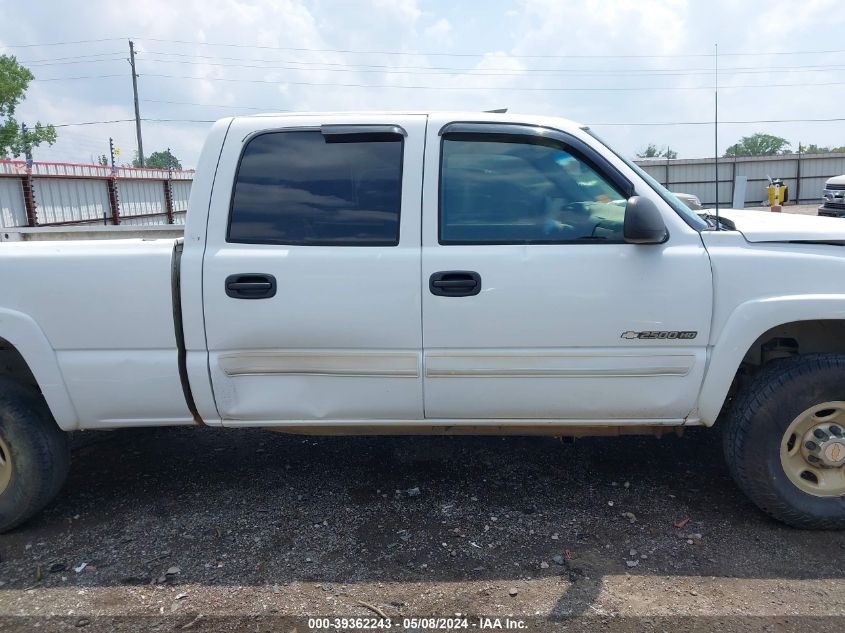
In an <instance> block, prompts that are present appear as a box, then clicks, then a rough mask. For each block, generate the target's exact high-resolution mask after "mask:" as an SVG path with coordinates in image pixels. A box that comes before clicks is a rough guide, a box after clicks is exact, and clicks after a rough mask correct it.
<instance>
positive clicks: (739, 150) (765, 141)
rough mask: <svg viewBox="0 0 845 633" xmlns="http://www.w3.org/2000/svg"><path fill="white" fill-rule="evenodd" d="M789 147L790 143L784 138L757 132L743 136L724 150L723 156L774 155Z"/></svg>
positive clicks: (787, 149) (782, 152) (785, 151)
mask: <svg viewBox="0 0 845 633" xmlns="http://www.w3.org/2000/svg"><path fill="white" fill-rule="evenodd" d="M789 148H790V143H789V141H787V140H786V139H785V138H781V137H780V136H774V135H772V134H763V133H762V132H757V133H756V134H752V135H751V136H743V137H742V139H740V140H739V142H737V143H734V144H733V145H731V146H730V147H729V148H728V149H727V151H725V156H774V155H775V154H785V153H787V152H788V151H789Z"/></svg>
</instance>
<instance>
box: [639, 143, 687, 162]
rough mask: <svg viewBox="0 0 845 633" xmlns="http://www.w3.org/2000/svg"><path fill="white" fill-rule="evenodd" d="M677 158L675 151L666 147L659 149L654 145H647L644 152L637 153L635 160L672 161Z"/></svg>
mask: <svg viewBox="0 0 845 633" xmlns="http://www.w3.org/2000/svg"><path fill="white" fill-rule="evenodd" d="M677 157H678V152H676V151H675V150H672V149H669V148H668V147H664V148H660V147H657V145H655V144H654V143H649V144H648V146H647V147H646V148H645V149H644V150H642V151H640V152H637V158H668V159H669V160H672V159H675V158H677Z"/></svg>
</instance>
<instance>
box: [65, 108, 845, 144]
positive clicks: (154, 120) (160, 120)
mask: <svg viewBox="0 0 845 633" xmlns="http://www.w3.org/2000/svg"><path fill="white" fill-rule="evenodd" d="M144 101H152V102H154V103H183V104H185V105H197V106H209V107H221V108H228V107H235V108H248V109H250V110H261V111H264V112H266V111H268V110H273V108H272V106H271V107H269V108H253V107H247V106H231V105H223V104H215V103H191V102H187V101H155V100H153V99H144ZM275 112H290V111H289V110H275ZM134 121H135V119H134V118H133V119H112V120H110V121H82V122H79V123H59V124H56V125H54V126H53V127H57V128H64V127H75V126H85V125H101V124H110V123H133V122H134ZM141 121H145V122H150V123H214V122H215V121H217V119H179V118H172V119H166V118H146V117H145V118H142V119H141ZM840 121H845V117H832V118H825V119H749V120H742V121H719V125H748V124H755V123H834V122H840ZM590 125H591V126H592V125H596V126H598V125H606V126H611V125H614V126H617V125H618V126H670V125H713V121H653V122H647V121H632V122H620V121H606V122H600V123H591V124H590ZM91 138H94V137H91Z"/></svg>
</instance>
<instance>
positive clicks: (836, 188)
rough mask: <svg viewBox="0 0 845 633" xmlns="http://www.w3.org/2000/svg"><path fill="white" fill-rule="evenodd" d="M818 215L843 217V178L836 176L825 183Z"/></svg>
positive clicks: (844, 178)
mask: <svg viewBox="0 0 845 633" xmlns="http://www.w3.org/2000/svg"><path fill="white" fill-rule="evenodd" d="M819 215H826V216H830V217H834V218H841V217H843V216H845V176H836V177H835V178H831V179H830V180H828V181H827V182H826V183H825V185H824V193H823V194H822V206H820V207H819Z"/></svg>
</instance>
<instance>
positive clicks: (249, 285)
mask: <svg viewBox="0 0 845 633" xmlns="http://www.w3.org/2000/svg"><path fill="white" fill-rule="evenodd" d="M226 295H227V296H229V297H232V298H233V299H269V298H270V297H274V296H275V295H276V278H275V277H274V276H273V275H266V274H264V273H240V274H238V275H229V276H228V277H226Z"/></svg>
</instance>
